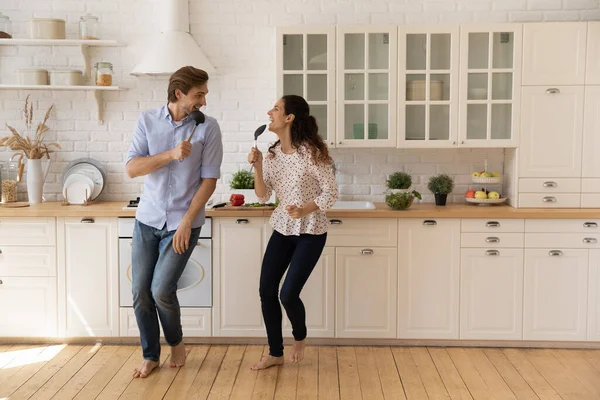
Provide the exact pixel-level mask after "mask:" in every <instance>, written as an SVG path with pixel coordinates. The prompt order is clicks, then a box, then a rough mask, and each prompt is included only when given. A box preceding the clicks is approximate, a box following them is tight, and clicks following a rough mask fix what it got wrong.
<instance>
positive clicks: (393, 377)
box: [371, 346, 406, 400]
mask: <svg viewBox="0 0 600 400" xmlns="http://www.w3.org/2000/svg"><path fill="white" fill-rule="evenodd" d="M371 350H372V351H373V356H374V357H375V363H376V364H377V373H378V374H379V382H380V383H381V391H382V392H383V398H384V399H386V400H388V399H397V400H404V399H406V395H405V394H404V388H403V387H402V381H401V380H400V374H399V373H398V368H396V363H395V362H394V355H393V354H392V350H391V349H390V348H389V347H388V346H385V347H372V348H371Z"/></svg>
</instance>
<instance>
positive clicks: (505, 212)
mask: <svg viewBox="0 0 600 400" xmlns="http://www.w3.org/2000/svg"><path fill="white" fill-rule="evenodd" d="M126 204H127V203H126V202H98V203H93V204H90V205H88V206H79V205H70V206H63V205H61V203H59V202H48V203H41V204H36V205H31V206H29V207H22V208H6V207H2V206H0V217H134V216H135V209H127V210H124V209H123V207H124V206H125V205H126ZM375 206H376V207H377V208H376V209H375V210H363V211H358V210H330V211H328V212H327V216H328V217H330V218H342V217H345V218H498V219H499V218H535V219H578V218H582V219H600V209H598V208H587V209H585V208H581V209H580V208H570V209H542V208H519V209H516V208H512V207H510V206H506V205H499V206H498V205H496V206H487V207H482V206H474V205H470V204H448V205H447V206H444V207H436V206H435V205H433V204H413V205H412V206H411V207H410V208H409V209H408V210H404V211H394V210H392V209H391V208H389V207H388V206H387V205H386V204H385V203H375ZM271 213H272V211H271V210H230V209H216V210H207V212H206V215H207V216H211V217H268V216H270V215H271Z"/></svg>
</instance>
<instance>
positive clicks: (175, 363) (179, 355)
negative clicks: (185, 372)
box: [171, 342, 186, 368]
mask: <svg viewBox="0 0 600 400" xmlns="http://www.w3.org/2000/svg"><path fill="white" fill-rule="evenodd" d="M185 358H186V354H185V345H184V344H183V342H180V343H179V344H178V345H177V346H173V347H171V367H174V368H176V367H183V365H184V364H185Z"/></svg>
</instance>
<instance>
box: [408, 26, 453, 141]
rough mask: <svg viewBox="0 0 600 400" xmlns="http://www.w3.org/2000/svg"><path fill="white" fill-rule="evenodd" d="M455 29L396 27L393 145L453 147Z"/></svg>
mask: <svg viewBox="0 0 600 400" xmlns="http://www.w3.org/2000/svg"><path fill="white" fill-rule="evenodd" d="M458 32H459V31H458V27H457V28H439V27H425V28H401V29H400V33H399V39H398V58H399V64H398V71H399V72H398V76H399V78H398V93H399V99H398V105H399V107H398V132H399V135H398V147H438V148H439V147H456V140H457V136H458V135H457V129H458V78H459V56H458V48H459V47H458V44H459V43H458V42H459V35H458Z"/></svg>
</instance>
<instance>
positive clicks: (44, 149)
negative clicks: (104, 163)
mask: <svg viewBox="0 0 600 400" xmlns="http://www.w3.org/2000/svg"><path fill="white" fill-rule="evenodd" d="M53 108H54V104H53V105H51V106H50V108H48V111H46V115H45V116H44V120H43V121H42V122H40V123H38V124H37V126H36V128H35V132H34V133H32V132H33V131H32V128H33V126H34V125H33V103H30V102H29V96H27V98H26V99H25V107H24V108H23V118H24V119H25V133H24V134H21V133H19V132H18V131H17V130H16V129H15V128H13V127H12V126H10V125H8V124H6V127H7V128H8V130H9V131H10V132H11V134H12V135H9V136H6V137H3V138H0V146H7V147H9V148H10V149H11V150H13V151H17V152H19V153H22V154H23V155H24V156H25V158H26V159H27V196H28V198H29V203H31V204H36V203H41V202H42V193H43V189H44V182H45V180H46V176H47V175H48V171H49V170H50V163H51V159H50V153H52V152H53V150H52V148H53V147H54V148H57V149H60V148H61V147H60V145H59V144H58V143H48V144H46V143H44V139H45V134H46V132H47V131H48V129H49V128H48V127H47V126H46V122H47V121H48V118H50V113H51V112H52V109H53ZM44 157H45V158H46V159H47V160H48V161H47V163H46V166H45V168H44V169H42V159H43V158H44Z"/></svg>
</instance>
